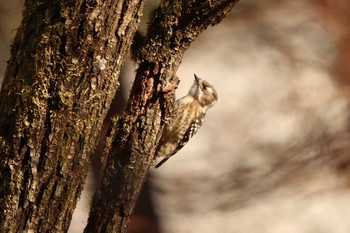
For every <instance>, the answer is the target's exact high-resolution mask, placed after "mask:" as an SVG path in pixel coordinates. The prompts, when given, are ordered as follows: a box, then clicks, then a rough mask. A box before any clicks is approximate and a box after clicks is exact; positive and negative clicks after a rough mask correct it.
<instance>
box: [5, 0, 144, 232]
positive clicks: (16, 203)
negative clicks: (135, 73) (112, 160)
mask: <svg viewBox="0 0 350 233" xmlns="http://www.w3.org/2000/svg"><path fill="white" fill-rule="evenodd" d="M142 6H143V0H120V1H112V0H106V1H98V0H65V1H62V0H53V1H37V0H27V1H26V2H25V10H24V13H23V20H22V23H21V26H20V27H19V28H18V31H17V34H16V37H15V39H14V42H13V45H12V49H11V59H10V61H9V63H8V68H7V71H6V75H5V78H4V81H3V86H2V90H1V95H0V98H1V99H0V179H1V181H2V185H1V186H0V231H1V232H66V231H67V229H68V227H69V223H70V219H71V215H72V212H73V210H74V207H75V205H76V201H77V199H78V197H79V195H80V192H81V190H82V187H83V182H84V180H85V177H86V174H87V171H88V167H89V162H90V158H91V154H92V153H93V150H94V148H95V145H96V142H97V138H98V136H99V132H100V130H101V126H102V122H103V120H104V118H105V116H106V113H107V110H108V108H109V105H110V103H111V100H112V98H113V96H114V95H115V92H116V89H117V88H118V86H119V83H118V76H119V72H120V68H121V64H122V62H123V59H124V56H125V55H126V53H127V51H128V50H129V47H130V43H131V41H132V37H133V34H134V32H135V30H136V28H137V24H138V21H139V17H140V14H141V10H142Z"/></svg>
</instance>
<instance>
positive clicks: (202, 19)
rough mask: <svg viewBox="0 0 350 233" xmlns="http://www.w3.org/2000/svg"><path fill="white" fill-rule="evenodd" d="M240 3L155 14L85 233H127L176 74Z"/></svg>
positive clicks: (171, 4) (175, 4)
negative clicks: (197, 42)
mask: <svg viewBox="0 0 350 233" xmlns="http://www.w3.org/2000/svg"><path fill="white" fill-rule="evenodd" d="M237 1H238V0H226V1H225V0H211V1H210V0H208V1H194V0H192V1H180V0H176V1H166V0H164V1H162V2H161V3H160V6H159V7H158V8H157V9H156V10H155V12H154V15H153V17H152V18H151V21H150V24H149V29H148V33H147V37H146V41H145V44H144V46H143V47H141V48H140V51H139V55H138V56H139V60H140V64H139V68H138V70H137V74H136V79H135V82H134V85H133V88H132V90H131V94H130V98H129V102H128V105H127V107H126V110H125V112H124V114H123V115H122V116H120V117H119V118H117V119H115V122H114V126H113V128H112V130H111V133H110V137H109V141H108V143H107V147H106V151H105V154H106V156H107V162H106V168H105V171H104V174H103V177H102V182H101V184H100V187H99V189H98V190H97V192H96V194H95V195H94V198H93V203H92V209H91V212H90V217H89V222H88V225H87V227H86V229H85V232H91V233H92V232H118V233H122V232H126V229H127V227H128V224H129V220H130V217H131V215H132V212H133V209H134V206H135V203H136V200H137V197H138V194H139V192H140V189H141V187H142V184H143V182H144V180H145V178H146V176H147V173H148V170H149V168H150V166H151V163H152V162H153V156H154V153H155V148H156V145H157V143H158V140H159V137H160V132H161V129H162V127H163V124H164V120H165V119H166V118H167V117H169V116H171V108H172V104H173V102H174V96H171V95H169V93H166V92H165V90H166V89H168V87H169V86H171V84H175V86H176V84H177V78H176V75H175V74H176V71H177V69H178V67H179V65H180V62H181V59H182V56H183V54H184V52H185V51H186V49H187V48H188V47H189V46H190V44H191V42H192V41H193V40H194V39H195V38H196V37H197V36H198V35H199V34H200V33H201V32H202V31H203V30H204V29H206V28H207V27H208V26H209V25H215V24H217V23H219V22H220V21H221V20H222V19H223V18H224V16H226V15H227V14H228V12H229V11H230V10H231V9H232V8H233V7H234V5H235V4H236V2H237Z"/></svg>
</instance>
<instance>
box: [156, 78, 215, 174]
mask: <svg viewBox="0 0 350 233" xmlns="http://www.w3.org/2000/svg"><path fill="white" fill-rule="evenodd" d="M217 99H218V95H217V92H216V90H215V88H214V87H213V85H211V84H210V83H209V82H207V81H205V80H203V79H201V78H199V77H198V76H197V75H196V74H194V83H193V85H192V86H191V88H190V90H189V92H188V94H187V95H186V96H184V97H182V98H180V99H178V100H177V101H176V102H175V105H174V112H173V117H172V119H170V120H169V121H167V122H166V123H165V126H164V128H163V131H162V134H161V137H160V140H159V144H158V146H157V150H156V153H155V160H156V161H157V160H158V161H159V162H158V161H157V162H155V164H156V165H155V168H159V167H160V166H161V165H162V164H164V163H165V162H166V161H167V160H168V159H169V158H170V157H171V156H173V155H174V154H176V153H177V152H178V151H179V150H180V149H181V148H182V147H184V145H185V144H186V143H187V142H188V141H189V140H190V138H192V137H193V135H195V134H196V133H197V131H198V129H199V128H200V127H201V126H202V124H203V121H204V118H205V114H206V112H207V110H208V109H209V108H211V107H212V106H214V104H215V103H216V102H217Z"/></svg>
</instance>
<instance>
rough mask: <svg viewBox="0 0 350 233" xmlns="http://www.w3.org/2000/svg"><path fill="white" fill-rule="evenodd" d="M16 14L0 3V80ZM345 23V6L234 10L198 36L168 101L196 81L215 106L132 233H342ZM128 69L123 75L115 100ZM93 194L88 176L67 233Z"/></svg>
mask: <svg viewBox="0 0 350 233" xmlns="http://www.w3.org/2000/svg"><path fill="white" fill-rule="evenodd" d="M22 7H23V1H19V0H11V1H10V0H2V1H1V2H0V41H1V43H0V58H1V64H0V76H3V74H4V72H5V69H6V60H8V59H9V48H10V43H11V40H12V38H13V36H14V34H15V32H16V28H17V27H18V25H19V23H20V18H21V11H22ZM152 7H154V3H153V2H152V1H150V2H149V6H147V9H148V10H149V9H151V8H152ZM144 22H145V21H144ZM349 22H350V2H349V1H346V0H333V1H330V0H312V1H311V0H309V1H303V0H295V1H287V0H265V1H254V0H241V1H240V2H239V3H238V5H237V6H236V7H235V8H234V9H233V11H232V12H231V14H230V15H229V16H228V17H227V18H226V19H225V20H224V21H223V22H222V23H221V24H219V25H217V26H215V27H211V28H209V29H208V30H207V31H205V32H204V33H203V34H202V35H200V37H199V38H198V39H197V40H196V41H195V42H194V43H193V45H192V46H191V48H190V49H189V50H188V51H187V52H186V54H185V57H184V59H183V62H182V65H181V66H180V69H179V71H178V76H179V77H180V78H181V83H180V86H179V89H178V91H177V97H181V96H183V95H185V94H186V93H187V91H188V89H189V88H190V86H191V84H192V82H193V73H196V74H197V75H198V76H199V77H201V78H203V79H206V80H208V81H209V82H211V83H212V84H213V85H214V86H215V87H216V89H217V91H218V94H219V101H218V103H217V104H216V105H215V106H214V107H213V108H212V109H210V110H209V111H208V113H207V117H206V120H205V123H204V125H203V127H202V128H201V129H200V130H199V132H198V133H197V135H196V136H195V137H194V138H193V139H192V140H191V141H190V142H189V143H188V145H186V146H185V147H184V148H183V149H182V150H181V151H180V152H179V153H178V154H177V155H176V156H174V157H173V158H171V159H170V160H169V161H168V162H167V163H165V164H164V165H163V166H162V167H160V168H159V169H153V170H152V172H151V176H150V179H149V180H148V183H147V190H146V191H147V192H146V191H145V194H144V195H142V198H141V200H142V201H141V202H140V203H139V206H141V207H140V208H139V209H140V210H141V211H137V213H138V214H139V215H135V217H134V219H133V226H132V228H131V230H130V232H143V233H146V232H153V233H156V232H163V233H198V232H201V233H215V232H220V233H235V232H237V233H241V232H244V233H348V232H350V217H349V216H350V190H349V186H350V167H349V166H350V155H349V152H350V145H349V139H350V138H349V98H350V96H349V82H350V80H349V79H350V64H348V63H349V60H350V27H349ZM134 69H135V67H134V65H133V64H132V63H131V62H127V63H126V64H125V67H124V72H123V82H122V85H123V87H122V93H121V94H122V95H123V96H124V97H125V98H127V95H128V90H129V89H130V86H131V84H132V81H133V77H134V74H133V72H134ZM97 154H98V153H97ZM95 186H96V182H95V178H94V175H93V173H91V174H90V176H89V178H88V180H87V183H86V189H85V191H84V193H83V194H82V197H81V199H80V203H79V205H78V208H77V210H76V212H75V214H74V218H73V221H72V226H71V228H70V232H81V231H82V230H81V229H82V228H83V227H84V226H85V224H86V218H87V215H88V209H89V208H88V203H89V201H90V198H91V193H92V192H93V190H94V188H95ZM152 224H153V225H155V226H153V227H149V226H148V225H152Z"/></svg>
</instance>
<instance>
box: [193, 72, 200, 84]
mask: <svg viewBox="0 0 350 233" xmlns="http://www.w3.org/2000/svg"><path fill="white" fill-rule="evenodd" d="M194 78H195V80H196V83H197V84H199V80H200V78H198V77H197V75H196V74H194Z"/></svg>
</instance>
